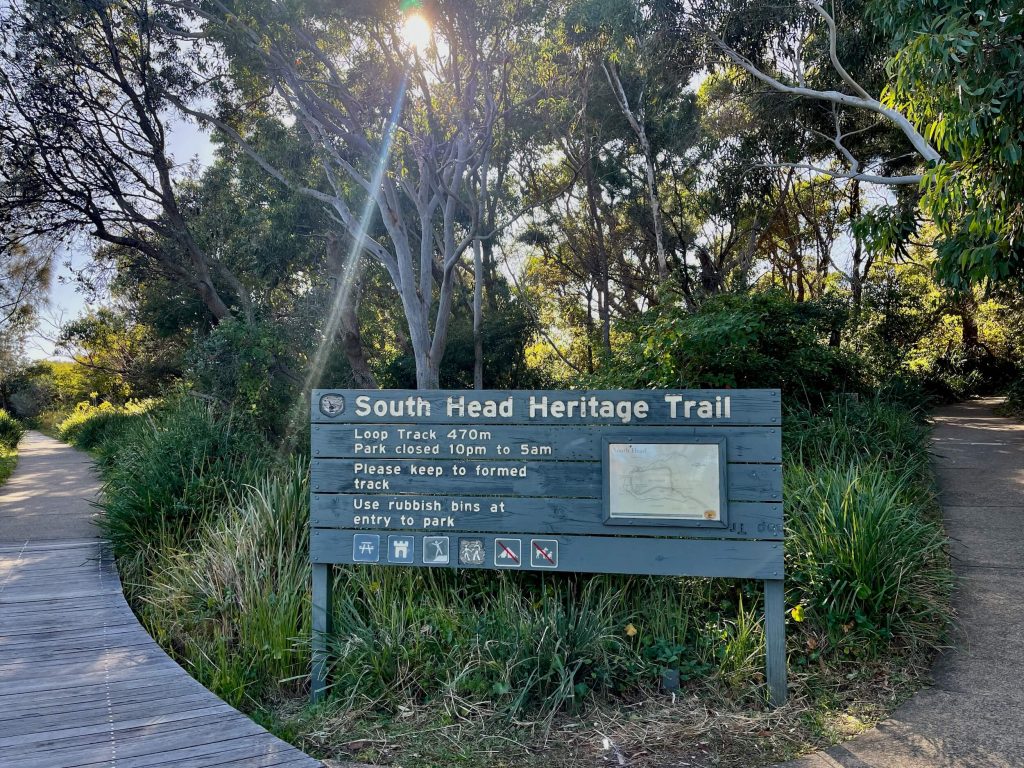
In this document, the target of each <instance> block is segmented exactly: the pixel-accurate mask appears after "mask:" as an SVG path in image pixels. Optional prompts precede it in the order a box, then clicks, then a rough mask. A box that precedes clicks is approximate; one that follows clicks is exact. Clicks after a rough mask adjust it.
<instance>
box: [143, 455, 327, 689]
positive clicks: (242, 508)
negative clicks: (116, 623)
mask: <svg viewBox="0 0 1024 768" xmlns="http://www.w3.org/2000/svg"><path fill="white" fill-rule="evenodd" d="M308 521H309V465H308V462H307V461H305V460H304V459H298V460H295V461H293V462H292V463H291V464H290V466H289V467H287V468H286V470H285V471H283V472H280V473H275V474H274V475H268V476H267V477H264V478H263V479H261V480H259V481H257V482H256V484H255V485H254V486H251V487H244V488H241V489H238V490H237V491H234V492H231V493H230V494H229V499H228V502H227V504H226V509H225V511H224V513H223V515H220V516H217V517H216V518H215V519H211V520H209V521H207V522H206V523H204V524H203V525H202V526H201V527H200V529H199V530H198V531H197V534H196V537H195V538H196V542H197V543H196V546H195V547H194V548H189V549H184V550H182V549H176V548H173V547H171V548H166V549H164V550H163V551H162V552H161V553H160V556H159V557H158V559H157V561H156V562H155V563H154V565H153V567H152V569H151V578H150V581H149V583H148V584H147V586H146V588H145V593H144V598H145V599H144V600H143V601H142V603H141V606H142V617H143V621H144V622H145V623H146V624H147V626H149V627H150V628H151V629H152V631H153V632H154V634H157V635H158V636H159V635H160V634H161V633H162V634H164V635H166V634H167V631H168V628H174V638H173V640H174V643H175V644H176V646H177V648H178V651H179V654H180V656H182V657H183V658H184V660H185V661H186V663H187V664H188V665H189V666H190V667H191V669H192V672H193V674H194V675H195V676H196V677H197V678H198V679H199V680H200V681H201V682H203V683H204V684H205V685H207V686H208V687H210V688H212V689H213V690H214V691H215V692H217V693H218V694H219V695H220V696H221V697H222V698H224V699H225V700H227V701H228V702H229V703H231V704H234V705H236V706H239V705H241V704H243V703H245V699H246V698H247V697H248V699H250V700H251V699H253V698H255V697H258V696H259V695H260V694H261V693H263V692H265V691H266V690H267V689H270V688H274V687H275V686H280V687H283V688H286V689H291V690H292V692H295V691H296V690H297V689H298V688H299V687H300V686H301V685H302V680H303V676H304V675H305V674H306V673H307V671H308V665H309V647H308V642H307V643H303V642H302V641H305V640H307V639H308V638H309V635H310V631H311V630H310V624H309V620H310V616H309V578H310V574H309V552H308V525H307V524H308ZM297 640H298V642H297Z"/></svg>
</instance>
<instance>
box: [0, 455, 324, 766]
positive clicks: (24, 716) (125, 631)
mask: <svg viewBox="0 0 1024 768" xmlns="http://www.w3.org/2000/svg"><path fill="white" fill-rule="evenodd" d="M39 440H45V438H42V437H41V436H38V437H37V438H36V441H39ZM45 447H46V449H47V450H48V451H50V452H54V451H53V446H49V445H47V446H45ZM65 450H68V451H70V450H71V449H65ZM30 453H31V452H30ZM58 453H59V452H58ZM27 458H31V457H24V456H23V461H22V464H19V467H18V473H19V474H22V473H23V472H27V473H32V472H33V471H35V472H38V470H39V467H38V466H35V467H34V466H33V462H32V461H30V460H29V461H26V459H27ZM43 474H44V475H45V473H43ZM22 480H24V477H22ZM5 490H6V489H5ZM39 493H40V494H45V491H44V490H43V489H40V491H39ZM4 501H5V499H4V491H0V518H2V517H3V516H4V515H5V514H7V515H10V514H11V509H12V507H11V506H10V505H5V503H4ZM35 501H37V502H39V501H41V500H40V499H39V498H38V497H37V498H36V499H35ZM81 504H83V505H86V506H87V505H88V502H87V501H86V500H84V499H82V500H81ZM5 507H6V509H5ZM2 522H4V521H3V520H0V523H2ZM7 522H9V521H7ZM2 530H3V526H2V525H0V533H2ZM4 539H6V540H4ZM79 766H81V767H83V768H84V767H85V766H90V767H97V768H98V767H99V766H103V767H104V768H143V767H145V768H149V767H150V766H165V767H166V768H172V767H173V768H206V767H207V766H210V767H212V766H219V767H221V768H242V767H243V766H244V767H246V768H263V767H266V768H270V767H271V766H275V767H276V766H281V767H282V768H317V767H318V766H320V763H319V762H318V761H316V760H313V759H312V758H310V757H308V756H307V755H305V754H303V753H302V752H300V751H299V750H297V749H295V748H294V747H292V746H290V745H288V744H286V743H284V742H283V741H281V740H280V739H278V738H276V737H275V736H273V735H271V734H270V733H268V732H267V731H265V730H264V729H263V728H261V727H260V726H258V725H256V724H255V723H254V722H253V721H252V720H250V719H249V718H248V717H246V716H245V715H242V714H241V713H239V712H238V711H236V710H235V709H233V708H232V707H229V706H228V705H227V704H225V703H224V702H222V701H221V700H220V699H218V698H217V697H216V696H214V695H213V694H212V693H210V692H209V691H208V690H206V689H205V688H204V687H203V686H201V685H200V684H199V683H197V682H196V681H195V680H193V679H192V678H191V677H190V676H189V675H188V674H187V673H186V672H185V671H184V670H183V669H182V668H181V667H179V666H178V665H177V664H176V663H175V662H174V661H173V660H172V659H171V658H170V657H169V656H167V654H165V653H164V652H163V651H162V650H161V649H160V647H159V646H157V644H156V643H155V642H153V640H152V638H150V636H149V635H148V634H147V633H146V631H145V630H144V629H143V628H142V626H141V625H140V624H139V622H138V621H137V620H136V618H135V615H134V614H133V613H132V611H131V609H130V608H129V607H128V604H127V603H126V602H125V600H124V596H123V595H122V592H121V583H120V580H119V579H118V575H117V570H116V568H115V567H114V564H113V562H112V560H111V558H110V557H109V556H108V555H107V554H106V546H105V545H104V544H103V542H101V541H99V540H97V539H65V540H57V539H51V540H33V539H28V540H22V541H20V542H18V541H11V540H10V538H9V537H0V768H72V767H79Z"/></svg>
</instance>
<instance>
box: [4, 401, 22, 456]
mask: <svg viewBox="0 0 1024 768" xmlns="http://www.w3.org/2000/svg"><path fill="white" fill-rule="evenodd" d="M24 435H25V428H24V427H23V426H22V425H21V422H19V421H18V420H17V419H16V418H14V417H13V416H11V414H9V413H8V412H7V411H5V410H4V409H3V408H0V449H6V450H8V451H14V450H15V449H16V448H17V447H18V443H20V442H21V438H22V437H23V436H24Z"/></svg>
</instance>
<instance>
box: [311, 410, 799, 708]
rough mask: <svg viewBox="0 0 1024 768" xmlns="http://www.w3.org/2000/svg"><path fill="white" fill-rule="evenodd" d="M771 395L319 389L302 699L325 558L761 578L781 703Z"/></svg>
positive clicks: (777, 448)
mask: <svg viewBox="0 0 1024 768" xmlns="http://www.w3.org/2000/svg"><path fill="white" fill-rule="evenodd" d="M780 400H781V398H780V395H779V392H778V390H678V391H676V390H634V391H472V392H467V391H462V390H459V391H429V392H423V391H404V390H315V391H314V392H313V395H312V402H311V406H312V408H311V418H312V452H313V460H312V476H311V483H312V499H311V532H310V556H311V559H312V562H313V575H314V581H313V592H314V594H313V602H314V650H315V651H316V653H315V662H314V675H313V695H314V698H319V696H320V695H322V692H323V690H324V687H325V685H326V679H325V675H324V669H325V666H324V656H323V653H324V642H323V636H324V635H325V634H326V633H328V632H329V631H330V626H329V618H330V605H329V595H330V582H331V575H332V571H331V567H332V566H333V565H335V564H380V565H391V566H395V567H427V568H483V569H501V570H517V571H531V570H532V571H549V572H559V571H579V572H591V573H623V574H657V575H677V576H707V577H713V576H721V577H730V578H753V579H761V580H764V581H765V598H766V633H767V635H768V680H769V687H770V690H771V696H772V700H773V702H775V703H781V702H782V701H784V699H785V692H786V682H785V658H784V653H785V644H784V637H783V636H782V632H783V618H784V617H783V613H784V606H783V596H782V585H783V546H782V537H783V517H782V465H781V462H782V425H781V420H782V417H781V402H780Z"/></svg>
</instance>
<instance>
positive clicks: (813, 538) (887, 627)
mask: <svg viewBox="0 0 1024 768" xmlns="http://www.w3.org/2000/svg"><path fill="white" fill-rule="evenodd" d="M892 466H893V465H891V464H884V463H870V464H861V465H852V466H851V465H842V464H840V465H835V464H833V465H828V464H817V465H815V466H813V467H805V466H800V465H796V466H790V467H787V473H786V501H787V519H786V523H787V537H788V538H787V540H786V572H787V576H788V588H789V591H790V593H791V594H793V593H795V594H796V595H798V596H799V603H800V604H801V605H803V606H804V607H805V610H806V611H807V614H806V615H807V616H808V617H809V618H808V622H809V623H810V624H813V625H814V626H817V627H820V628H821V629H822V630H824V631H825V632H826V633H827V636H828V638H829V641H830V643H831V644H832V645H833V646H835V647H837V648H839V649H841V650H843V651H844V652H847V653H856V654H861V655H863V654H869V653H870V652H871V646H875V647H880V648H890V647H892V646H893V644H894V643H896V644H900V643H912V644H922V645H924V646H925V647H934V646H935V645H937V643H938V642H939V640H940V638H941V636H942V634H943V633H944V632H945V627H946V622H947V621H948V619H949V612H948V608H947V606H946V601H947V599H948V596H949V591H950V587H951V581H952V577H951V573H950V571H949V565H948V557H947V555H946V550H945V546H946V540H945V536H944V535H943V530H942V526H941V524H940V523H939V522H938V519H937V517H935V516H933V513H934V500H933V497H932V496H931V494H930V493H929V489H928V488H927V487H926V486H923V484H922V483H921V481H920V479H919V477H918V474H917V473H916V472H914V471H908V470H907V469H903V468H900V469H895V470H894V469H892V468H891V467H892Z"/></svg>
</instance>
